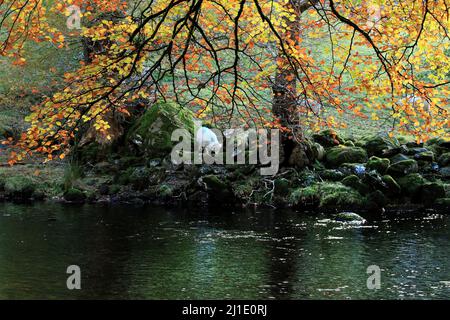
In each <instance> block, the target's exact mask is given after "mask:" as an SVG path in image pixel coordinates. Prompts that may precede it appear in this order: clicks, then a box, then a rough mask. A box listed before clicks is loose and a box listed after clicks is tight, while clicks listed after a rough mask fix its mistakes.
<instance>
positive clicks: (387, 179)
mask: <svg viewBox="0 0 450 320" xmlns="http://www.w3.org/2000/svg"><path fill="white" fill-rule="evenodd" d="M381 179H382V181H383V182H384V184H385V185H386V191H387V193H388V194H390V195H397V194H399V193H400V192H401V187H400V186H399V184H398V183H397V182H396V181H395V180H394V178H392V176H390V175H385V176H383V177H381Z"/></svg>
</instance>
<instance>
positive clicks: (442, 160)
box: [438, 152, 450, 167]
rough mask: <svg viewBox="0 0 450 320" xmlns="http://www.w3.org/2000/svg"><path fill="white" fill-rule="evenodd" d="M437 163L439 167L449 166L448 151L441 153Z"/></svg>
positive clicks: (449, 153)
mask: <svg viewBox="0 0 450 320" xmlns="http://www.w3.org/2000/svg"><path fill="white" fill-rule="evenodd" d="M438 163H439V165H440V166H441V167H447V166H450V152H446V153H444V154H442V155H441V156H440V157H439V159H438Z"/></svg>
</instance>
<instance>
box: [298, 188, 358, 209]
mask: <svg viewBox="0 0 450 320" xmlns="http://www.w3.org/2000/svg"><path fill="white" fill-rule="evenodd" d="M289 203H290V204H291V205H293V206H305V205H314V206H320V207H345V208H352V207H358V206H360V205H361V204H362V196H361V194H359V193H358V192H357V191H356V190H353V189H352V188H350V187H347V186H344V185H343V184H341V183H330V182H318V183H314V184H312V185H310V186H308V187H304V188H298V189H296V190H294V191H293V192H292V193H291V195H290V197H289Z"/></svg>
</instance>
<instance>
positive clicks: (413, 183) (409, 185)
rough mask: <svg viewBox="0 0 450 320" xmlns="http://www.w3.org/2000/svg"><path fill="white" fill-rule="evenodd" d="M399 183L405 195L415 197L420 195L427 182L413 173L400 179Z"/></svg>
mask: <svg viewBox="0 0 450 320" xmlns="http://www.w3.org/2000/svg"><path fill="white" fill-rule="evenodd" d="M397 183H398V185H399V186H400V188H401V189H402V193H403V194H405V195H407V196H412V197H414V196H416V195H417V194H418V193H419V191H420V190H421V188H422V186H423V185H424V184H425V183H426V180H425V178H424V177H422V176H421V175H420V174H418V173H411V174H408V175H407V176H404V177H401V178H398V179H397Z"/></svg>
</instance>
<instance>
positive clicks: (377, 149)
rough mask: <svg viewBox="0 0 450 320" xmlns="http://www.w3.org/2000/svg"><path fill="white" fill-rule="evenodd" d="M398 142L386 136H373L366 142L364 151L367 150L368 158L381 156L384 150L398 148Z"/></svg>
mask: <svg viewBox="0 0 450 320" xmlns="http://www.w3.org/2000/svg"><path fill="white" fill-rule="evenodd" d="M399 146H400V144H399V142H398V141H397V140H395V139H392V138H390V137H388V136H381V135H379V136H374V137H371V138H369V139H367V140H366V144H365V145H364V149H366V150H367V153H368V154H369V156H382V155H383V152H386V150H389V149H394V148H398V147H399Z"/></svg>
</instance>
